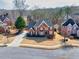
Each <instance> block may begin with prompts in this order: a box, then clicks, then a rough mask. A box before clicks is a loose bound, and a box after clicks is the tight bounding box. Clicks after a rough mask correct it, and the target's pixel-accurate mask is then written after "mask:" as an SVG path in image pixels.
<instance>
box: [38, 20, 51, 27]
mask: <svg viewBox="0 0 79 59" xmlns="http://www.w3.org/2000/svg"><path fill="white" fill-rule="evenodd" d="M43 23H45V24H46V25H47V26H48V24H47V23H46V22H45V21H44V20H43V21H42V22H41V24H40V25H39V26H38V27H40V26H41V25H42V24H43ZM48 27H49V26H48Z"/></svg>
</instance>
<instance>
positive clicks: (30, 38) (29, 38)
mask: <svg viewBox="0 0 79 59" xmlns="http://www.w3.org/2000/svg"><path fill="white" fill-rule="evenodd" d="M24 38H25V39H26V40H27V39H28V40H34V41H36V42H38V43H40V42H43V41H47V40H51V39H48V38H47V37H24Z"/></svg>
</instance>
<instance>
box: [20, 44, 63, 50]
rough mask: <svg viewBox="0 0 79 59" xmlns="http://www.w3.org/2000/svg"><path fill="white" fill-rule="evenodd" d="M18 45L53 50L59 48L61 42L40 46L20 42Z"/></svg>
mask: <svg viewBox="0 0 79 59" xmlns="http://www.w3.org/2000/svg"><path fill="white" fill-rule="evenodd" d="M20 47H24V48H36V49H46V50H54V49H58V48H61V47H62V45H61V44H58V45H55V46H42V45H31V44H21V45H20Z"/></svg>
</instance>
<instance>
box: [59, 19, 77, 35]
mask: <svg viewBox="0 0 79 59" xmlns="http://www.w3.org/2000/svg"><path fill="white" fill-rule="evenodd" d="M77 28H78V24H77V23H75V21H74V20H73V19H68V20H67V21H65V22H64V23H63V24H62V28H61V29H62V30H65V29H66V30H65V32H66V33H67V36H70V35H71V34H76V31H77ZM61 32H62V33H64V31H61Z"/></svg>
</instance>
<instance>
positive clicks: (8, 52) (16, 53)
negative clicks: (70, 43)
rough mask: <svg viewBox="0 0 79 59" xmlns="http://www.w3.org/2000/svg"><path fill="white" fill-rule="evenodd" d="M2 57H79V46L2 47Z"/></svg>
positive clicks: (39, 58) (0, 56)
mask: <svg viewBox="0 0 79 59" xmlns="http://www.w3.org/2000/svg"><path fill="white" fill-rule="evenodd" d="M0 59H79V48H66V49H64V48H63V49H57V50H42V49H33V48H6V47H3V48H0Z"/></svg>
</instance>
